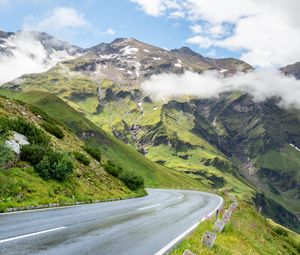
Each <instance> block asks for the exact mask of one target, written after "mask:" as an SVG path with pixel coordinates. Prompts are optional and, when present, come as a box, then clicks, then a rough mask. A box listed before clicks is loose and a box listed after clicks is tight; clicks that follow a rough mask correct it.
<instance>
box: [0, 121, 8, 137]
mask: <svg viewBox="0 0 300 255" xmlns="http://www.w3.org/2000/svg"><path fill="white" fill-rule="evenodd" d="M9 130H10V123H9V120H8V118H5V117H0V135H5V134H6V133H7V132H8V131H9Z"/></svg>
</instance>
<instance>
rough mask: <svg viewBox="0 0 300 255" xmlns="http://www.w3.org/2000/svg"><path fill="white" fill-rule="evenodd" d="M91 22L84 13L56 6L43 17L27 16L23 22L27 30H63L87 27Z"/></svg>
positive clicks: (54, 31) (51, 31) (55, 31)
mask: <svg viewBox="0 0 300 255" xmlns="http://www.w3.org/2000/svg"><path fill="white" fill-rule="evenodd" d="M89 26H90V23H89V22H88V21H87V20H86V19H85V18H84V15H83V14H82V13H78V11H77V10H75V9H73V8H69V7H56V8H54V9H53V10H51V11H49V12H47V13H46V14H45V15H44V16H43V17H42V18H37V17H33V16H27V17H26V18H25V21H24V23H23V28H24V29H26V30H37V31H46V32H50V33H57V32H61V31H62V30H65V29H78V28H87V27H89Z"/></svg>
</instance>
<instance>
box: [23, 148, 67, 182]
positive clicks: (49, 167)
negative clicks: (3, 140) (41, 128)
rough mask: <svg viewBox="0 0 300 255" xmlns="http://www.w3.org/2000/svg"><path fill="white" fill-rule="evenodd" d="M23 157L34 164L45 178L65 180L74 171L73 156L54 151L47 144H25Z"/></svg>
mask: <svg viewBox="0 0 300 255" xmlns="http://www.w3.org/2000/svg"><path fill="white" fill-rule="evenodd" d="M21 159H22V160H24V161H27V162H29V163H30V164H32V165H33V166H34V169H35V170H36V171H37V173H38V174H39V175H40V176H41V177H42V178H43V179H45V180H48V179H54V180H58V181H64V180H65V179H66V178H67V177H68V176H69V175H70V174H71V173H72V172H73V163H72V160H71V158H70V157H69V156H68V155H67V154H66V153H62V152H59V151H53V150H52V149H51V148H50V147H47V146H41V145H24V146H22V153H21Z"/></svg>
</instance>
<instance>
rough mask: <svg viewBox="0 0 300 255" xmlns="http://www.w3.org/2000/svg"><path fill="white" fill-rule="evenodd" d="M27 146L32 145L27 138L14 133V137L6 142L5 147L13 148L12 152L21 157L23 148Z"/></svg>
mask: <svg viewBox="0 0 300 255" xmlns="http://www.w3.org/2000/svg"><path fill="white" fill-rule="evenodd" d="M27 144H30V143H29V142H28V139H27V137H26V136H24V135H22V134H20V133H18V132H14V131H13V135H12V137H11V138H10V139H9V140H7V141H5V145H6V146H7V147H9V148H11V150H12V151H13V152H14V153H15V154H16V155H17V157H19V156H20V154H21V147H22V146H23V145H27Z"/></svg>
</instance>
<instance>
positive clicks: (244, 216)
mask: <svg viewBox="0 0 300 255" xmlns="http://www.w3.org/2000/svg"><path fill="white" fill-rule="evenodd" d="M214 221H215V217H213V218H211V219H209V220H207V221H205V222H203V223H201V224H200V226H199V227H198V228H197V229H196V230H195V232H193V233H192V234H191V235H190V236H189V237H187V238H186V239H185V240H183V241H182V243H181V244H179V245H178V247H177V248H176V249H175V250H174V251H173V252H172V253H171V255H182V253H183V252H184V250H186V249H189V250H191V251H192V252H194V253H195V254H197V255H213V254H216V255H229V254H230V255H240V254H251V255H269V254H291V255H292V254H293V255H297V254H299V251H300V250H299V236H298V235H297V234H295V233H294V232H292V231H289V230H286V229H284V228H282V227H280V226H274V225H273V224H271V223H270V222H269V221H268V220H266V219H265V218H264V217H263V216H262V215H260V214H258V213H257V212H256V210H255V208H254V207H253V205H250V204H249V203H245V202H241V203H239V206H238V208H237V210H236V211H235V212H234V214H233V216H232V218H231V220H230V221H229V223H227V224H226V226H225V229H224V231H223V232H222V233H220V234H217V239H216V241H215V245H214V246H213V248H212V249H208V248H205V247H203V246H202V245H201V239H202V236H203V234H204V232H205V231H206V230H211V229H212V227H213V224H214Z"/></svg>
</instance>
